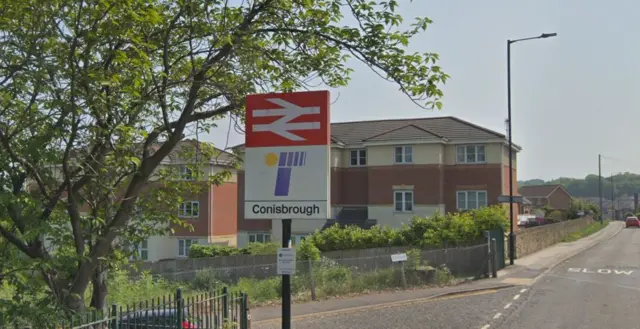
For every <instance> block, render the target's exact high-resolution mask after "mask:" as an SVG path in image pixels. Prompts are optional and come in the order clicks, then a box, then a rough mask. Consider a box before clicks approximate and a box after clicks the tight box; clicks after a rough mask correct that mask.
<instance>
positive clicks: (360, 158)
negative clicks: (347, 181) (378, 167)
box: [349, 149, 367, 167]
mask: <svg viewBox="0 0 640 329" xmlns="http://www.w3.org/2000/svg"><path fill="white" fill-rule="evenodd" d="M354 159H355V160H356V164H353V160H354ZM366 165H367V149H351V150H349V166H350V167H364V166H366Z"/></svg>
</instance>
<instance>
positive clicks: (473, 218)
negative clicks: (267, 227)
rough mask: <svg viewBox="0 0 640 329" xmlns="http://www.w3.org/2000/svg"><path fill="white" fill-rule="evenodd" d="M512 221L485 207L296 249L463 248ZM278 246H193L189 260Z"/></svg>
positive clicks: (343, 231)
mask: <svg viewBox="0 0 640 329" xmlns="http://www.w3.org/2000/svg"><path fill="white" fill-rule="evenodd" d="M508 223H509V221H508V219H507V216H506V210H505V209H504V208H503V207H501V206H492V207H482V208H479V209H474V210H469V211H465V212H460V213H448V214H444V215H443V214H440V213H436V214H435V215H433V216H431V217H414V218H413V219H412V220H411V222H410V223H409V224H406V225H403V226H402V227H401V228H399V229H391V228H389V227H381V226H379V225H376V226H374V227H373V228H371V229H362V228H360V227H357V226H347V227H344V228H342V227H340V226H339V225H334V226H332V227H329V228H327V229H325V230H322V231H316V232H315V233H314V234H312V235H310V236H308V237H306V238H305V239H304V240H303V241H302V243H300V245H299V246H298V247H297V253H298V259H303V260H304V259H312V260H317V259H319V258H320V253H321V252H328V251H335V250H353V249H367V248H382V247H397V246H407V247H420V248H424V247H429V246H441V245H451V246H456V245H461V244H465V243H470V242H475V241H477V240H479V239H481V238H482V234H483V232H484V231H487V230H493V229H497V228H501V229H503V230H504V229H506V228H507V227H508V225H509V224H508ZM277 249H278V244H276V243H254V244H250V245H249V246H248V247H247V248H240V249H238V248H234V247H227V246H219V245H193V246H191V249H190V251H189V257H192V258H200V257H216V256H229V255H237V254H252V255H264V254H275V253H276V251H277Z"/></svg>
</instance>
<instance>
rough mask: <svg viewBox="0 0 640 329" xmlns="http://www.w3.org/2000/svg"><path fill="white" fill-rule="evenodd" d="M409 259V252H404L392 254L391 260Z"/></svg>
mask: <svg viewBox="0 0 640 329" xmlns="http://www.w3.org/2000/svg"><path fill="white" fill-rule="evenodd" d="M407 259H409V258H408V257H407V254H404V253H402V254H393V255H391V261H392V262H394V263H397V262H406V261H407Z"/></svg>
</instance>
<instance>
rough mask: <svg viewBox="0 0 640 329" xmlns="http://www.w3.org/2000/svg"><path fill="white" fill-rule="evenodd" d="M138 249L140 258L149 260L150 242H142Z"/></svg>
mask: <svg viewBox="0 0 640 329" xmlns="http://www.w3.org/2000/svg"><path fill="white" fill-rule="evenodd" d="M136 249H137V250H136V251H137V254H138V257H139V259H141V260H149V244H148V243H147V240H144V241H142V242H140V244H139V245H138V247H137V248H136Z"/></svg>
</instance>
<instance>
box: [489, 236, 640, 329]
mask: <svg viewBox="0 0 640 329" xmlns="http://www.w3.org/2000/svg"><path fill="white" fill-rule="evenodd" d="M530 288H531V289H530V290H529V291H528V292H527V293H526V294H523V296H522V297H521V298H522V299H523V302H522V303H520V304H519V306H518V308H517V309H513V310H512V311H511V312H510V313H505V316H504V317H503V318H502V319H501V321H495V324H491V328H519V329H534V328H535V329H538V328H546V329H554V328H558V329H559V328H563V329H564V328H567V329H573V328H576V329H578V328H580V329H583V328H584V329H596V328H597V329H601V328H607V329H617V328H640V317H639V316H638V315H639V313H640V312H639V311H640V230H639V229H634V228H629V229H624V230H622V231H621V232H620V233H619V234H618V235H616V236H615V237H613V238H612V239H611V240H608V241H605V242H603V243H600V244H598V245H596V246H595V247H593V248H591V249H590V250H587V251H585V252H583V253H581V254H579V255H577V256H575V257H573V258H571V259H570V260H569V261H568V262H566V263H564V264H562V265H561V266H558V267H556V268H555V269H554V270H552V271H551V272H550V273H548V274H547V275H545V276H543V277H542V278H541V279H540V280H538V281H537V282H536V283H535V284H534V285H533V286H531V287H530Z"/></svg>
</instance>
